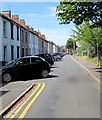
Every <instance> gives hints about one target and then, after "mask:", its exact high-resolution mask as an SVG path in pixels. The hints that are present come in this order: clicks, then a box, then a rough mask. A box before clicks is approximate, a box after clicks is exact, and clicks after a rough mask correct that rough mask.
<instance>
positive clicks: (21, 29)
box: [0, 11, 58, 62]
mask: <svg viewBox="0 0 102 120" xmlns="http://www.w3.org/2000/svg"><path fill="white" fill-rule="evenodd" d="M56 47H57V46H56V44H55V43H50V42H49V41H47V40H46V38H45V35H43V34H41V33H40V32H36V31H34V29H33V28H30V27H29V26H28V25H25V20H24V19H20V20H19V17H18V15H12V17H11V11H3V13H0V62H2V61H4V62H10V61H11V60H14V59H17V58H20V57H23V56H27V55H34V54H39V53H55V52H58V51H57V50H56Z"/></svg>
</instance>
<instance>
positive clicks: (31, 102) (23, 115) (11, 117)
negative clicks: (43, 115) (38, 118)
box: [8, 83, 45, 120]
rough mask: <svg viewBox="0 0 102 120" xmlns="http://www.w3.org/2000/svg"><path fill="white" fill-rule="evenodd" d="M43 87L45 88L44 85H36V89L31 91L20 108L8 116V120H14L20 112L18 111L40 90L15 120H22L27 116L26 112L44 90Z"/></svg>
mask: <svg viewBox="0 0 102 120" xmlns="http://www.w3.org/2000/svg"><path fill="white" fill-rule="evenodd" d="M41 84H42V86H41ZM40 87H41V88H40ZM44 87H45V83H38V85H37V87H36V89H35V90H34V91H33V93H32V94H31V95H30V96H29V97H28V98H27V99H26V100H25V101H24V102H23V103H22V104H21V106H20V107H19V108H18V109H17V110H16V111H15V112H14V114H13V115H11V116H10V118H9V119H8V120H12V119H13V118H15V116H16V115H17V114H18V113H19V112H20V110H21V109H22V107H23V106H24V105H25V104H26V103H27V102H28V100H29V99H30V98H31V97H32V96H33V95H34V94H35V93H36V91H37V90H38V89H39V88H40V90H39V91H38V92H37V94H36V95H35V96H34V98H33V99H32V100H31V101H30V102H29V104H28V105H27V106H26V108H25V109H24V110H23V112H22V113H21V114H20V116H19V117H18V119H17V120H19V118H20V120H21V119H23V118H24V117H25V115H26V114H27V112H28V110H29V109H30V107H31V106H32V104H33V103H34V101H35V100H36V99H37V98H38V96H39V95H40V93H41V92H42V90H43V89H44Z"/></svg>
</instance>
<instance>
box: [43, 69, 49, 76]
mask: <svg viewBox="0 0 102 120" xmlns="http://www.w3.org/2000/svg"><path fill="white" fill-rule="evenodd" d="M48 75H49V73H48V71H47V70H43V71H42V72H41V76H42V77H43V78H46V77H48Z"/></svg>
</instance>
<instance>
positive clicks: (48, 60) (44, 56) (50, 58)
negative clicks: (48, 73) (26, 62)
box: [35, 53, 54, 66]
mask: <svg viewBox="0 0 102 120" xmlns="http://www.w3.org/2000/svg"><path fill="white" fill-rule="evenodd" d="M35 56H39V57H42V58H44V59H45V60H46V61H47V62H48V63H49V65H50V66H52V65H53V64H54V59H53V56H52V55H50V54H49V53H44V54H36V55H35Z"/></svg>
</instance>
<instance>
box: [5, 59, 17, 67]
mask: <svg viewBox="0 0 102 120" xmlns="http://www.w3.org/2000/svg"><path fill="white" fill-rule="evenodd" d="M16 61H17V60H12V61H10V62H9V63H6V66H12V65H14V63H15V62H16Z"/></svg>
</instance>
